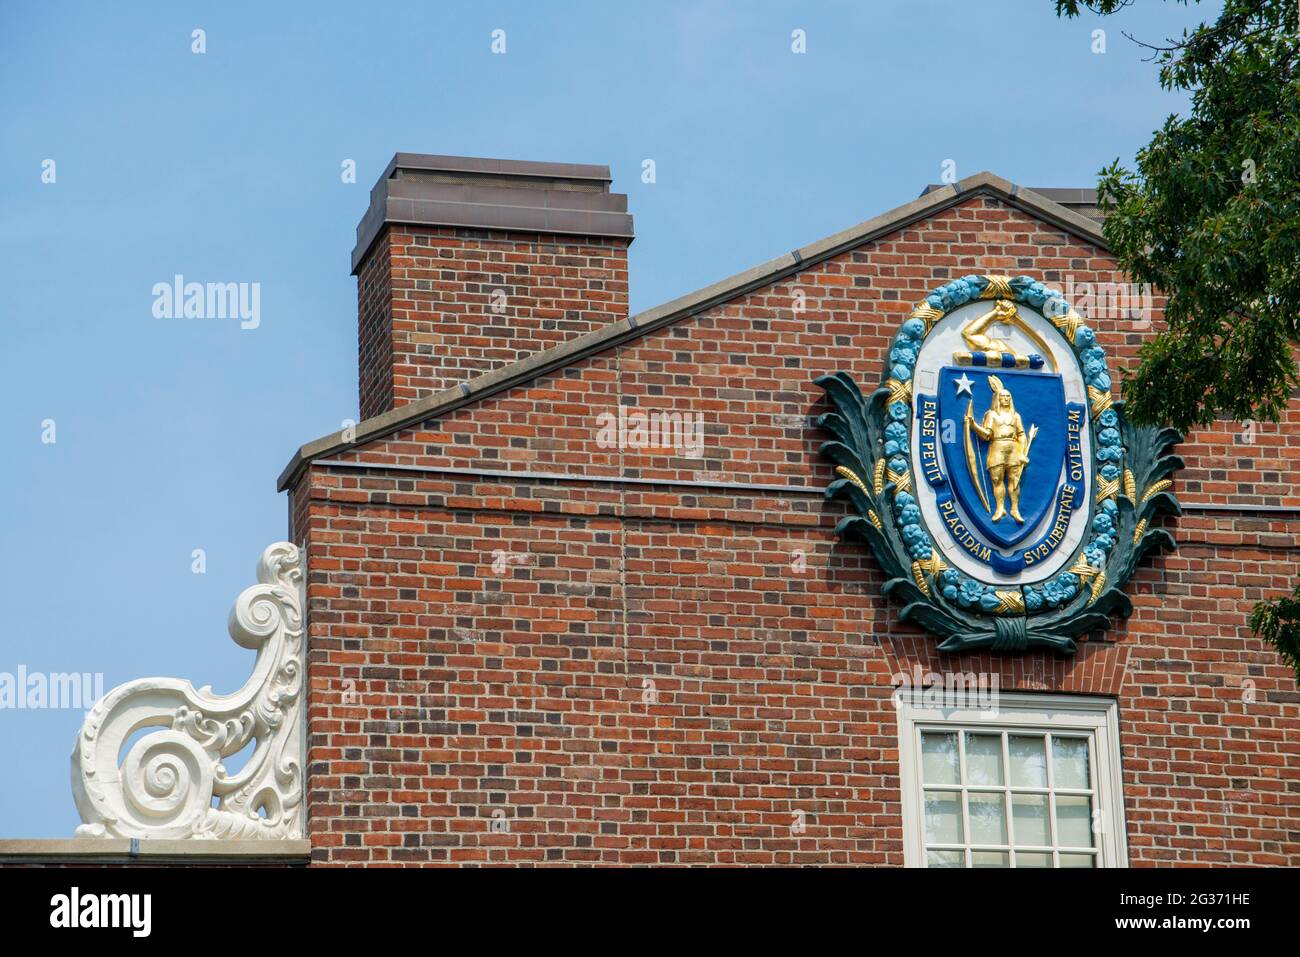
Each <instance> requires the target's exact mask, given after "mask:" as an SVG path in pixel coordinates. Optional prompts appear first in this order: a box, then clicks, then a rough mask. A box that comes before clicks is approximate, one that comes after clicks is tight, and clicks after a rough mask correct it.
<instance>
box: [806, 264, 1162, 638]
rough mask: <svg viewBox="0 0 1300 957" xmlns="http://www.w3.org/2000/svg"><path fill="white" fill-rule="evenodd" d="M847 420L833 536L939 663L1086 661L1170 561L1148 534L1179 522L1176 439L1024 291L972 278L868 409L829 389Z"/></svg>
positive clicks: (837, 377)
mask: <svg viewBox="0 0 1300 957" xmlns="http://www.w3.org/2000/svg"><path fill="white" fill-rule="evenodd" d="M817 384H818V385H820V386H821V387H822V388H824V389H825V390H826V392H827V394H828V396H829V397H830V399H831V401H832V403H833V404H834V406H835V409H836V411H834V412H830V413H828V414H826V415H823V416H821V418H820V419H819V420H818V424H819V425H820V426H821V427H822V428H824V429H826V430H827V431H828V432H830V433H831V434H832V435H833V438H832V440H830V441H828V442H825V443H823V445H822V452H823V453H824V454H825V455H827V456H829V457H830V458H831V459H832V460H833V461H834V462H835V464H836V467H835V473H836V479H835V480H834V481H832V482H831V484H830V485H829V487H828V488H827V490H826V494H827V497H828V498H829V497H835V496H838V495H844V496H847V497H848V498H849V499H850V500H851V502H852V505H853V506H854V508H855V511H856V513H857V514H855V515H851V516H849V517H848V518H845V519H844V520H842V521H841V522H840V523H839V525H837V526H836V533H837V534H838V535H840V536H847V535H856V536H858V537H861V538H864V539H865V540H866V541H867V542H869V543H870V545H871V546H872V549H873V551H874V552H875V554H876V557H877V559H878V560H879V561H880V563H881V565H882V566H883V568H884V570H885V573H886V576H887V579H888V580H887V581H886V583H885V589H884V590H885V593H886V594H888V595H891V596H894V597H896V598H898V599H900V600H901V601H902V602H903V608H902V611H901V617H902V618H903V619H904V620H908V621H915V622H917V623H919V624H920V625H922V626H923V627H925V628H927V629H928V630H929V631H931V632H932V633H934V634H935V635H937V636H938V637H940V638H941V639H942V643H941V644H940V646H939V647H940V649H941V650H943V651H965V650H975V649H992V650H996V651H1018V650H1023V649H1026V648H1033V647H1047V648H1052V649H1054V650H1056V651H1059V652H1063V653H1071V652H1073V651H1074V650H1075V639H1076V638H1077V637H1078V636H1079V635H1081V634H1085V633H1088V632H1094V631H1099V630H1102V629H1104V628H1106V627H1107V625H1108V624H1109V620H1110V619H1109V616H1110V614H1111V613H1114V612H1118V613H1119V614H1123V615H1127V614H1129V613H1130V612H1131V610H1132V606H1131V603H1130V601H1129V599H1128V598H1127V596H1126V595H1125V594H1124V592H1123V586H1124V585H1125V583H1126V582H1127V581H1128V579H1129V577H1130V576H1131V575H1132V574H1133V571H1134V569H1135V568H1136V566H1137V564H1138V562H1139V561H1140V560H1141V558H1142V556H1143V555H1144V554H1146V553H1147V552H1148V551H1150V550H1151V549H1153V548H1173V547H1174V540H1173V536H1172V535H1170V534H1169V532H1168V531H1166V530H1164V529H1160V528H1155V529H1153V528H1152V527H1151V524H1152V519H1153V518H1155V517H1156V516H1157V515H1159V514H1162V513H1169V514H1178V512H1179V505H1178V501H1177V499H1176V498H1175V497H1174V495H1173V493H1172V492H1171V491H1170V488H1171V486H1172V484H1173V481H1172V479H1171V478H1170V475H1171V473H1173V472H1174V471H1175V470H1176V469H1178V468H1181V467H1182V461H1181V459H1179V458H1178V456H1176V455H1173V454H1170V451H1169V450H1170V448H1171V447H1172V446H1173V445H1174V444H1176V443H1177V442H1178V441H1180V439H1181V436H1180V435H1179V434H1178V433H1177V432H1175V431H1174V430H1172V429H1163V428H1152V427H1149V426H1136V425H1134V424H1132V423H1130V422H1129V421H1127V420H1126V419H1125V417H1124V412H1123V403H1120V402H1116V401H1115V399H1114V396H1113V394H1112V392H1111V378H1110V372H1109V369H1108V367H1107V364H1106V354H1105V350H1104V349H1103V348H1102V346H1101V345H1100V344H1099V343H1098V342H1097V337H1096V334H1095V332H1094V331H1093V330H1092V329H1091V328H1089V327H1088V326H1087V325H1086V323H1085V321H1084V319H1083V318H1082V317H1081V316H1079V315H1078V314H1077V313H1076V312H1075V311H1074V310H1073V309H1072V308H1071V307H1070V305H1069V304H1068V303H1067V302H1065V300H1064V299H1063V298H1062V297H1061V294H1060V293H1059V292H1057V291H1056V290H1053V289H1049V288H1047V287H1045V286H1044V285H1043V284H1042V283H1041V282H1038V281H1036V280H1034V279H1033V278H1032V277H1029V276H1017V277H1014V278H1010V277H1006V276H966V277H963V278H961V279H957V280H954V281H952V282H950V283H947V284H946V285H944V286H941V287H939V288H938V289H936V290H934V291H933V292H932V293H930V295H928V296H927V297H926V298H925V300H923V301H922V302H921V303H920V304H919V305H917V307H916V308H915V309H914V310H913V312H912V315H911V317H910V318H909V319H907V321H905V322H904V323H903V324H902V326H901V327H900V328H899V330H898V333H897V336H896V337H895V339H894V341H893V344H892V346H891V348H890V351H889V355H888V360H887V362H886V363H885V372H884V376H883V383H882V385H881V387H880V388H878V389H877V390H875V392H873V393H872V394H871V395H869V396H866V395H864V394H863V393H862V391H861V390H860V389H859V388H858V386H857V384H856V383H855V382H854V381H853V379H852V377H851V376H849V375H848V374H846V373H843V372H838V373H835V374H833V375H825V376H822V377H821V378H819V379H818V380H817Z"/></svg>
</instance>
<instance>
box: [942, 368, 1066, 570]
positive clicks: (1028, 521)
mask: <svg viewBox="0 0 1300 957" xmlns="http://www.w3.org/2000/svg"><path fill="white" fill-rule="evenodd" d="M991 375H996V376H997V377H998V378H999V379H1001V380H1002V385H1003V387H1004V388H1006V389H1007V390H1008V391H1010V393H1011V397H1012V401H1013V403H1014V405H1015V410H1016V412H1017V413H1018V414H1019V415H1020V419H1021V422H1022V423H1023V425H1024V429H1025V432H1026V434H1028V433H1029V432H1030V430H1031V429H1032V428H1033V427H1034V426H1037V427H1038V429H1037V432H1036V434H1035V435H1034V439H1033V442H1032V444H1031V445H1030V448H1029V464H1028V465H1026V466H1024V468H1023V469H1022V470H1021V474H1020V514H1021V517H1022V518H1024V521H1023V522H1017V521H1016V520H1015V519H1014V518H1012V517H1011V515H1010V508H1011V501H1010V496H1009V494H1008V495H1007V497H1006V508H1007V510H1008V514H1007V515H1005V516H1004V517H1003V518H1001V519H999V520H998V521H996V522H994V521H993V520H992V513H993V512H994V511H996V509H997V504H996V496H995V494H994V489H993V482H992V477H991V475H990V474H989V468H988V458H989V443H988V442H986V441H984V440H982V439H981V438H980V437H979V436H978V435H977V434H976V432H975V430H974V429H973V428H970V427H969V426H967V424H966V413H967V411H968V410H969V411H970V415H971V417H972V418H973V420H974V422H975V423H981V422H982V421H983V419H984V413H985V412H987V411H988V410H989V407H990V406H991V405H992V402H993V390H992V388H991V387H990V385H989V381H988V380H989V376H991ZM939 419H940V421H941V422H943V423H944V427H943V428H941V429H940V430H939V441H940V445H941V447H942V449H943V461H944V466H945V467H946V469H947V472H948V479H949V481H950V482H951V485H952V490H953V494H954V496H955V497H956V498H957V501H958V503H959V504H960V505H961V508H962V511H963V512H965V513H966V516H967V518H969V519H970V521H971V523H972V524H973V525H974V526H975V527H976V528H977V529H978V530H979V532H980V533H981V534H982V535H983V536H984V537H985V539H986V540H987V541H988V542H989V544H991V545H994V546H996V547H998V548H1011V547H1012V546H1014V545H1016V544H1018V543H1019V542H1021V541H1023V540H1024V539H1025V538H1026V537H1027V536H1028V535H1029V534H1030V533H1031V532H1032V531H1033V530H1034V528H1035V527H1036V526H1037V525H1038V523H1039V522H1040V521H1041V520H1042V518H1043V516H1044V514H1046V512H1047V510H1048V509H1049V508H1051V507H1052V506H1053V504H1054V502H1055V499H1056V492H1057V489H1058V488H1059V486H1060V484H1061V470H1062V467H1063V466H1064V464H1065V450H1066V415H1065V384H1064V383H1063V382H1062V380H1061V377H1060V376H1059V375H1056V374H1053V373H1047V372H1029V371H1023V370H1017V369H997V368H994V369H987V368H978V367H972V366H945V367H944V368H942V369H940V370H939ZM968 441H969V446H968V444H967V443H968ZM972 458H973V459H974V463H973V467H972V465H971V462H970V460H971V459H972ZM1008 483H1009V476H1008V475H1004V478H1003V485H1004V488H1005V487H1006V485H1007V484H1008ZM986 503H987V504H986Z"/></svg>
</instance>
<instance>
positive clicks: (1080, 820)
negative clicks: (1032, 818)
mask: <svg viewBox="0 0 1300 957" xmlns="http://www.w3.org/2000/svg"><path fill="white" fill-rule="evenodd" d="M1056 844H1057V846H1058V847H1092V798H1090V797H1087V796H1086V795H1082V794H1080V795H1071V794H1058V795H1056Z"/></svg>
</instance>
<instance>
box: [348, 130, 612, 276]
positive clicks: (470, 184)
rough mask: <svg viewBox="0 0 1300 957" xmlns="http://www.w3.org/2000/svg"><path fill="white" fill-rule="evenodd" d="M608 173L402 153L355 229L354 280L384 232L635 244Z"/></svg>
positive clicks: (583, 166) (575, 165)
mask: <svg viewBox="0 0 1300 957" xmlns="http://www.w3.org/2000/svg"><path fill="white" fill-rule="evenodd" d="M610 182H611V178H610V175H609V167H608V166H595V165H589V164H584V163H539V162H533V161H529V160H503V159H488V158H483V157H474V156H435V155H429V154H424V153H398V154H396V155H395V156H394V157H393V159H392V161H391V162H389V164H388V167H387V168H386V169H385V170H384V172H383V175H382V176H380V178H379V181H378V182H377V183H375V186H374V188H373V189H372V190H371V191H370V208H369V209H367V210H366V214H365V215H364V216H363V217H362V218H361V222H360V223H358V224H357V244H356V247H355V248H354V249H353V250H352V272H353V273H354V274H355V273H356V272H357V270H358V269H359V268H360V265H361V261H362V260H363V259H364V258H365V257H366V254H367V253H368V252H369V251H370V247H371V245H372V244H373V243H374V241H375V239H376V238H377V237H378V236H379V234H380V233H381V232H382V231H383V228H384V227H385V226H387V225H390V224H394V223H402V224H406V225H412V226H462V227H466V228H472V229H491V230H497V231H510V232H526V233H557V234H567V235H573V236H605V237H615V238H623V239H626V240H628V242H631V241H632V239H633V237H634V233H633V230H632V217H631V215H629V214H628V212H627V196H625V195H624V194H622V193H611V192H610V191H609V186H610Z"/></svg>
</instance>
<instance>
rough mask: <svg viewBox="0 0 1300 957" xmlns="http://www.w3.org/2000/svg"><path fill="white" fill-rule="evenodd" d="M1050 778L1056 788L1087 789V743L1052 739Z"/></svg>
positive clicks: (1084, 741) (1076, 740)
mask: <svg viewBox="0 0 1300 957" xmlns="http://www.w3.org/2000/svg"><path fill="white" fill-rule="evenodd" d="M1052 778H1053V784H1054V785H1055V786H1056V787H1058V788H1089V787H1091V786H1092V785H1091V784H1089V783H1088V741H1087V739H1085V738H1052Z"/></svg>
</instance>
